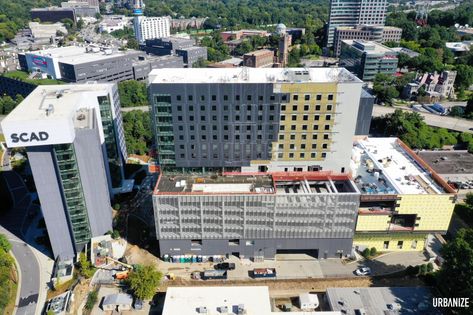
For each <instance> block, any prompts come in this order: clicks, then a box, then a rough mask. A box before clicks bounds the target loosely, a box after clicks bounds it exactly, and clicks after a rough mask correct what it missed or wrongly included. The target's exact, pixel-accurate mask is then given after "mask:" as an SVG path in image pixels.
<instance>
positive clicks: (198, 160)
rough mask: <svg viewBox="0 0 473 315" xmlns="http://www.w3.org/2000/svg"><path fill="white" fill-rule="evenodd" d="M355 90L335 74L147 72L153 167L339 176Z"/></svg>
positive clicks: (357, 84) (347, 150) (347, 149)
mask: <svg viewBox="0 0 473 315" xmlns="http://www.w3.org/2000/svg"><path fill="white" fill-rule="evenodd" d="M361 86H362V81H361V80H359V79H358V78H356V77H355V76H354V75H352V74H350V73H349V72H348V71H347V70H345V69H343V68H318V69H303V68H287V69H280V68H243V69H242V68H239V69H238V68H222V69H210V68H207V69H162V70H159V71H152V72H151V73H150V78H149V93H150V100H151V115H152V123H153V131H154V134H155V137H156V140H157V143H156V144H157V151H158V154H159V162H160V164H161V167H162V168H163V169H165V170H166V171H168V172H181V171H204V172H205V171H210V172H211V171H219V172H220V171H235V170H238V171H240V170H241V171H316V170H333V171H336V172H341V173H344V172H347V171H348V170H349V166H350V165H349V161H350V156H351V146H352V137H353V135H354V134H355V128H356V125H357V117H358V111H359V110H358V107H359V103H360V94H361ZM360 119H363V121H364V122H368V123H369V120H367V119H365V117H363V118H360ZM360 128H361V127H360ZM361 129H363V130H366V128H361ZM361 129H360V130H361Z"/></svg>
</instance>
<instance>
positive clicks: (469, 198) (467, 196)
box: [465, 192, 473, 210]
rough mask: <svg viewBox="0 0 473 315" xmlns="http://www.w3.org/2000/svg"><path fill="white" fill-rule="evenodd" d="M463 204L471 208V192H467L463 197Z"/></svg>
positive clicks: (472, 205) (472, 207) (472, 201)
mask: <svg viewBox="0 0 473 315" xmlns="http://www.w3.org/2000/svg"><path fill="white" fill-rule="evenodd" d="M465 204H466V205H467V206H468V207H470V208H471V209H472V210H473V193H472V192H469V193H467V194H466V197H465Z"/></svg>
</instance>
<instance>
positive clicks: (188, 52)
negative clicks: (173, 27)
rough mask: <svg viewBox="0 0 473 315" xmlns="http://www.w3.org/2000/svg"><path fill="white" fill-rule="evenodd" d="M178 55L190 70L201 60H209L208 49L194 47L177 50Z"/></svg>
mask: <svg viewBox="0 0 473 315" xmlns="http://www.w3.org/2000/svg"><path fill="white" fill-rule="evenodd" d="M176 55H178V56H181V57H182V59H183V61H184V63H185V64H186V66H187V67H188V68H192V65H193V64H194V63H196V62H197V61H199V60H207V47H200V46H192V47H185V48H182V49H176Z"/></svg>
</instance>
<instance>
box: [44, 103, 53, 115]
mask: <svg viewBox="0 0 473 315" xmlns="http://www.w3.org/2000/svg"><path fill="white" fill-rule="evenodd" d="M45 112H46V116H49V115H50V114H52V113H54V105H53V104H49V105H48V108H46V110H45Z"/></svg>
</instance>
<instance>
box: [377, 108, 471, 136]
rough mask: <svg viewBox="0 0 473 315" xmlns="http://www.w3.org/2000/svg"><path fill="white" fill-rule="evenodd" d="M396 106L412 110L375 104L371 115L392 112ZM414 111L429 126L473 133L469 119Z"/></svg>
mask: <svg viewBox="0 0 473 315" xmlns="http://www.w3.org/2000/svg"><path fill="white" fill-rule="evenodd" d="M398 108H399V109H402V110H406V111H413V110H411V109H408V108H400V107H388V106H380V105H375V106H374V107H373V117H379V116H383V115H386V114H390V113H394V111H395V110H396V109H398ZM416 113H419V114H420V115H421V116H422V117H424V120H425V122H426V123H427V124H428V125H429V126H434V127H441V128H447V129H450V130H456V131H461V132H469V133H473V130H470V128H473V122H472V121H471V120H466V119H461V118H454V117H449V116H440V115H435V114H430V113H422V112H416Z"/></svg>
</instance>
